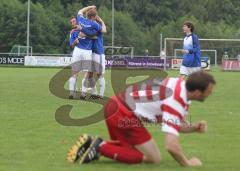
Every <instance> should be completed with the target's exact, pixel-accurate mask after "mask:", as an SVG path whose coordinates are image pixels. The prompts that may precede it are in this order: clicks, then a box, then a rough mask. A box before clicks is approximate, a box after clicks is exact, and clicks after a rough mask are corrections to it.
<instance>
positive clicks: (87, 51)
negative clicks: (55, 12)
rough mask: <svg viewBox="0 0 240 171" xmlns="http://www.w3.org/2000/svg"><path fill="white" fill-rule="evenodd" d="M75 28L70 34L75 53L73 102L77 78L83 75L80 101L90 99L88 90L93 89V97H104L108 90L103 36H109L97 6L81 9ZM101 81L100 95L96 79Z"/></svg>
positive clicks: (70, 82)
mask: <svg viewBox="0 0 240 171" xmlns="http://www.w3.org/2000/svg"><path fill="white" fill-rule="evenodd" d="M85 16H86V18H85ZM71 24H72V26H73V29H72V30H71V32H70V40H69V43H70V46H71V47H72V48H73V54H72V76H71V77H70V79H69V90H70V95H69V99H73V98H76V90H77V86H76V85H77V76H78V73H79V72H82V73H83V79H82V90H81V96H80V99H82V100H84V99H85V98H86V93H87V90H88V88H89V87H90V88H91V96H90V98H94V99H97V98H102V97H103V95H104V90H105V79H104V72H105V55H104V46H103V33H106V32H107V30H106V25H105V23H104V21H103V20H102V19H101V18H100V17H99V16H98V15H97V10H96V6H88V7H85V8H82V9H81V10H79V12H78V14H77V17H74V18H72V19H71ZM95 75H96V76H97V80H98V82H99V88H100V90H99V93H98V92H97V88H96V82H95V78H94V76H95Z"/></svg>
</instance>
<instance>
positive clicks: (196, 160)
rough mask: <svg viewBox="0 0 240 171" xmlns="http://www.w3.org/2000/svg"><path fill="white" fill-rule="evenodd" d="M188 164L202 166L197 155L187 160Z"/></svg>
mask: <svg viewBox="0 0 240 171" xmlns="http://www.w3.org/2000/svg"><path fill="white" fill-rule="evenodd" d="M188 166H193V167H196V166H202V162H201V160H199V159H198V158H197V157H193V158H191V159H189V160H188Z"/></svg>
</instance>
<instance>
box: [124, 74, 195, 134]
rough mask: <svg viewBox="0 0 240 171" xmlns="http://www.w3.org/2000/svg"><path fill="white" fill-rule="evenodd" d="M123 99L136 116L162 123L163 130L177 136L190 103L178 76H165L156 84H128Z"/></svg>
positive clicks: (182, 81) (183, 84) (183, 83)
mask: <svg viewBox="0 0 240 171" xmlns="http://www.w3.org/2000/svg"><path fill="white" fill-rule="evenodd" d="M124 101H125V103H126V104H127V105H128V107H129V108H130V109H131V110H132V111H133V112H134V114H135V115H136V116H137V117H138V118H140V119H144V120H147V121H149V122H157V123H162V131H163V132H167V133H172V134H174V135H177V136H178V135H179V130H180V124H181V121H182V120H183V118H184V117H185V116H186V115H187V112H188V107H189V104H190V101H188V100H187V91H186V88H185V81H184V80H182V79H180V78H166V79H165V80H163V81H162V82H161V83H160V84H158V85H148V84H142V85H140V86H138V85H133V86H130V87H128V88H127V90H126V92H125V97H124Z"/></svg>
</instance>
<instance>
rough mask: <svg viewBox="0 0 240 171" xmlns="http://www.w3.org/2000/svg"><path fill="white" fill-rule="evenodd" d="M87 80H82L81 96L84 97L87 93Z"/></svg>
mask: <svg viewBox="0 0 240 171" xmlns="http://www.w3.org/2000/svg"><path fill="white" fill-rule="evenodd" d="M86 86H87V78H83V79H82V96H85V95H86V92H87V87H86Z"/></svg>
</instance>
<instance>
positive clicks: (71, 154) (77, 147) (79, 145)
mask: <svg viewBox="0 0 240 171" xmlns="http://www.w3.org/2000/svg"><path fill="white" fill-rule="evenodd" d="M92 140H93V139H92V137H90V136H89V135H87V134H83V135H81V136H80V137H79V139H78V140H77V142H76V143H75V144H74V145H73V146H72V147H71V149H70V150H69V151H68V154H67V160H68V161H69V162H70V163H75V162H76V161H77V160H78V159H79V158H81V157H82V155H83V154H84V153H85V152H86V150H87V149H88V148H89V146H90V145H91V143H92Z"/></svg>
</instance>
